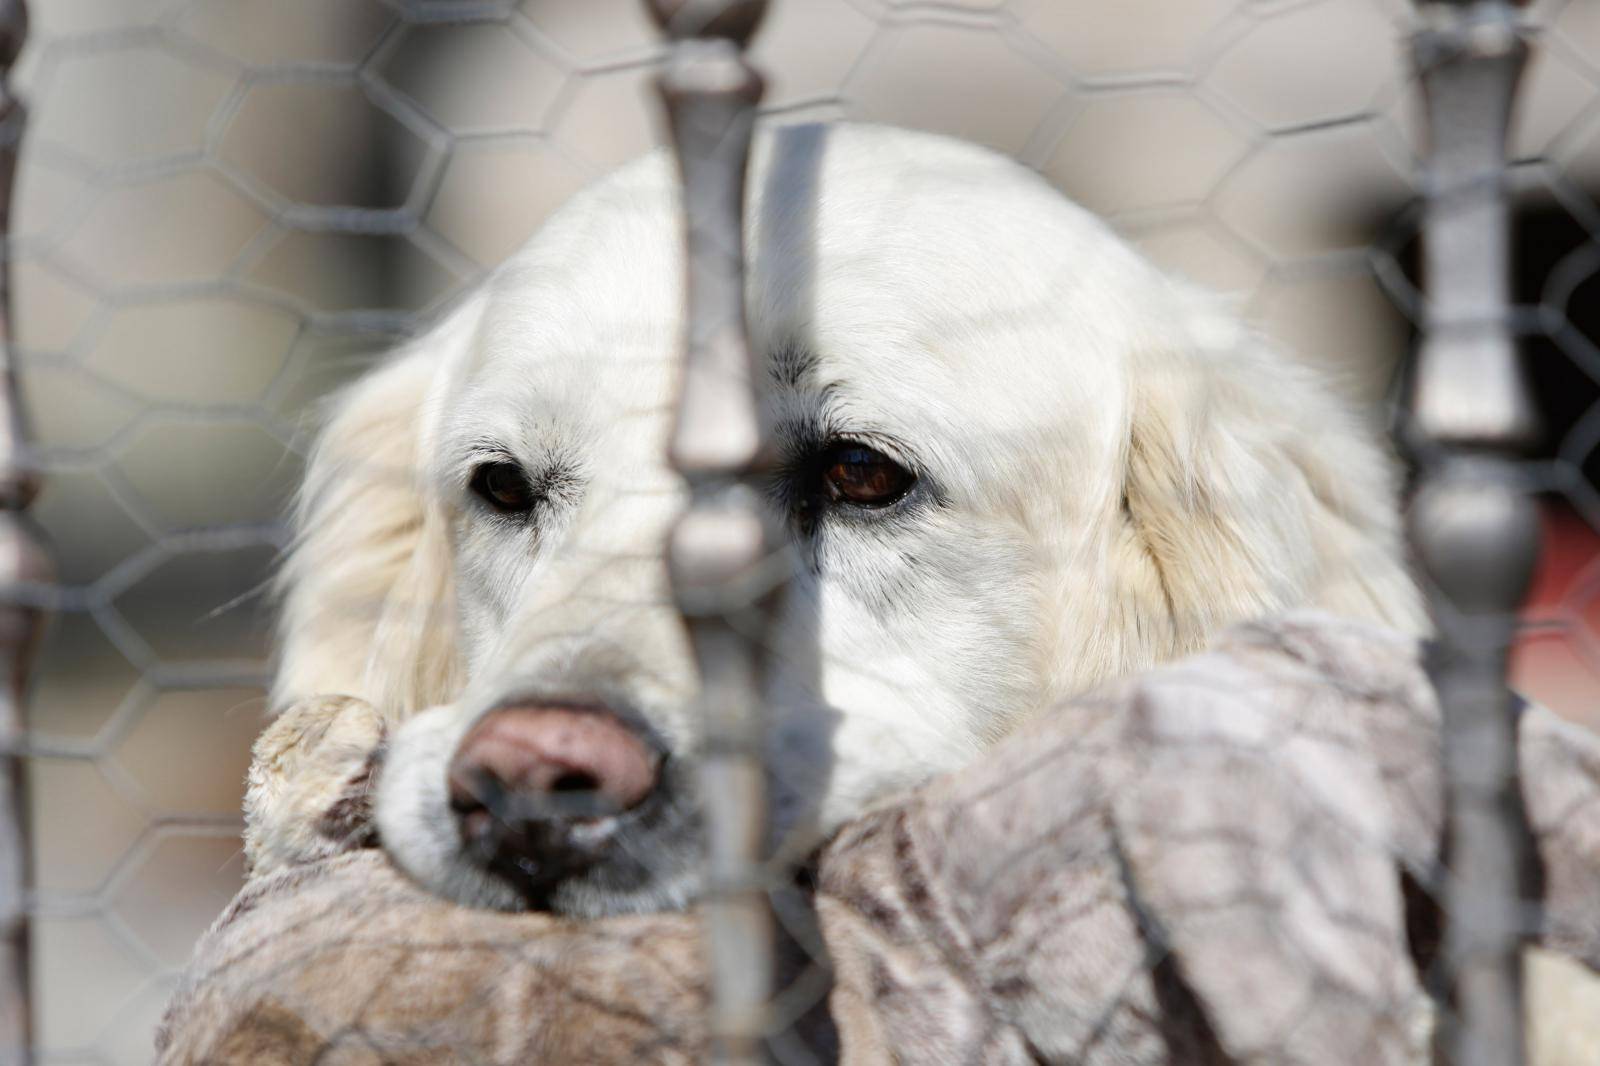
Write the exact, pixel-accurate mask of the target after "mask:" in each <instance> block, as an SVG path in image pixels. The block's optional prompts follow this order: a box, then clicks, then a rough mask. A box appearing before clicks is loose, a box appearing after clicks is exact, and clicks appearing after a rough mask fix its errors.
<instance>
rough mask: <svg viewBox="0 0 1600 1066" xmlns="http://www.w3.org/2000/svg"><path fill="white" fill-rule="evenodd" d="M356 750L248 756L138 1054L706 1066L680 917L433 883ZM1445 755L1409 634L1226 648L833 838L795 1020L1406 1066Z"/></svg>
mask: <svg viewBox="0 0 1600 1066" xmlns="http://www.w3.org/2000/svg"><path fill="white" fill-rule="evenodd" d="M1520 728H1521V737H1522V754H1521V758H1522V767H1523V773H1524V792H1525V799H1526V801H1527V806H1528V809H1529V812H1530V817H1531V820H1532V821H1533V823H1534V826H1535V830H1536V832H1537V835H1538V841H1539V851H1540V855H1541V858H1542V861H1543V866H1544V870H1543V874H1544V878H1543V883H1544V886H1545V895H1546V904H1547V908H1546V925H1545V929H1544V933H1543V937H1542V943H1543V947H1542V948H1540V949H1537V950H1533V951H1530V953H1529V958H1530V966H1529V981H1530V986H1529V998H1530V1002H1532V1003H1533V1004H1534V1005H1535V1008H1536V1009H1535V1016H1536V1020H1535V1026H1534V1033H1533V1041H1534V1044H1535V1049H1534V1055H1533V1058H1534V1061H1536V1062H1542V1063H1566V1062H1571V1063H1587V1064H1593V1063H1595V1062H1600V981H1597V979H1596V971H1600V737H1597V736H1595V735H1594V734H1591V733H1589V732H1587V731H1585V730H1582V729H1580V728H1577V727H1574V726H1571V725H1568V724H1565V723H1563V722H1561V721H1559V720H1558V719H1556V718H1555V717H1553V716H1552V715H1550V714H1548V713H1547V712H1544V711H1542V710H1538V709H1531V710H1529V711H1527V712H1526V713H1524V714H1523V716H1522V721H1521V727H1520ZM382 740H383V726H382V724H381V722H380V720H379V718H378V716H377V715H376V714H375V713H374V712H373V711H372V710H371V708H369V707H367V706H366V705H364V704H361V703H357V702H355V701H350V700H327V701H318V702H315V703H312V704H308V705H304V706H302V707H298V708H295V709H294V710H293V711H291V712H290V713H288V714H287V715H285V716H284V717H283V718H281V719H279V721H278V722H277V723H276V724H275V725H274V726H273V727H272V728H271V729H270V730H269V731H268V732H267V734H265V735H264V737H263V739H262V741H261V743H260V744H258V746H257V763H256V766H255V768H254V769H253V770H252V787H251V805H250V806H251V811H250V818H249V821H250V826H249V838H250V856H251V859H252V862H253V864H254V875H253V877H252V880H251V881H250V882H249V883H248V884H247V885H246V887H245V888H244V890H243V891H242V892H241V893H240V894H239V896H238V897H237V899H235V900H234V902H233V903H232V905H231V906H230V907H229V908H228V910H227V911H226V912H225V913H224V914H223V915H222V916H221V917H220V918H219V919H218V921H217V922H216V924H215V925H214V926H213V927H212V929H211V930H210V932H209V933H208V934H207V935H206V936H205V937H204V939H203V940H202V941H201V943H200V944H199V946H198V948H197V950H196V953H195V956H194V959H193V961H192V962H191V964H190V966H189V969H188V972H187V974H186V977H185V979H184V982H183V984H182V986H181V987H180V989H179V991H178V993H177V995H176V997H175V999H174V1000H173V1003H172V1005H171V1007H170V1010H169V1013H168V1016H167V1019H166V1022H165V1024H164V1026H163V1029H162V1033H161V1035H160V1038H159V1046H160V1049H161V1055H160V1061H161V1062H162V1063H166V1064H173V1066H176V1064H180V1063H181V1064H189V1063H202V1062H208V1063H209V1062H226V1063H233V1062H249V1063H257V1064H273V1063H284V1064H287V1063H309V1062H313V1061H315V1062H318V1063H334V1062H337V1063H341V1064H343V1063H378V1062H384V1063H423V1062H428V1063H434V1062H440V1063H442V1062H462V1063H468V1062H470V1063H486V1064H499V1063H551V1064H556V1063H560V1064H566V1063H589V1062H617V1063H624V1062H625V1063H642V1062H650V1063H656V1062H660V1063H680V1062H682V1063H688V1062H694V1061H698V1060H699V1059H700V1058H701V1057H702V1052H703V1050H704V1029H703V1026H702V1021H701V1013H702V1008H703V1003H704V997H705V984H704V975H703V965H702V960H701V956H700V953H699V948H698V941H697V931H696V925H695V920H694V918H693V917H692V916H690V915H684V914H664V915H654V916H643V917H626V918H612V919H607V920H603V921H595V922H575V921H570V920H564V919H558V918H554V917H551V916H548V915H542V914H502V913H489V912H483V911H474V910H467V909H463V908H460V907H456V906H452V905H450V904H447V903H444V902H441V901H439V900H437V899H434V898H432V897H430V896H428V895H426V894H424V893H423V892H421V891H420V890H418V889H417V888H415V887H413V886H412V885H411V884H409V883H408V882H407V881H406V880H405V879H404V878H403V877H402V876H401V875H399V874H398V873H396V872H395V871H394V870H393V869H392V868H391V867H390V866H389V865H388V863H387V862H386V861H385V859H384V856H383V853H382V852H381V851H380V850H378V849H376V848H374V847H372V845H373V844H374V843H375V841H374V840H373V834H372V830H371V826H370V822H369V818H368V814H369V812H368V810H367V807H366V796H367V792H368V787H369V784H370V781H371V779H372V775H373V773H374V772H381V766H380V765H379V764H380V762H381V752H382ZM1437 746H1438V713H1437V710H1436V708H1435V706H1434V703H1433V697H1432V694H1431V690H1430V688H1429V686H1428V685H1427V683H1426V680H1425V678H1424V675H1423V673H1422V671H1421V669H1420V668H1419V666H1418V663H1417V658H1416V654H1415V648H1414V646H1413V645H1411V644H1410V643H1409V642H1406V641H1403V640H1401V639H1400V638H1397V637H1393V636H1390V635H1387V634H1384V633H1381V632H1378V631H1375V630H1372V629H1370V628H1366V627H1362V626H1357V625H1354V624H1348V623H1343V622H1337V621H1333V620H1331V619H1328V618H1326V617H1322V616H1315V615H1296V616H1292V617H1290V618H1287V619H1284V620H1281V621H1278V622H1276V623H1273V624H1270V625H1266V624H1263V625H1256V626H1247V627H1242V628H1238V629H1235V630H1233V631H1232V632H1230V633H1229V634H1227V635H1226V636H1225V637H1224V638H1223V639H1221V640H1220V641H1219V642H1218V643H1217V644H1216V645H1215V646H1214V647H1213V648H1212V649H1211V650H1210V651H1208V652H1206V653H1204V654H1201V655H1198V656H1195V657H1193V658H1190V659H1187V660H1185V661H1183V662H1179V663H1176V664H1173V665H1171V666H1167V667H1163V668H1161V669H1157V670H1154V671H1151V672H1150V673H1148V674H1145V675H1143V676H1141V677H1138V678H1135V679H1132V680H1129V681H1126V682H1122V683H1119V684H1117V685H1114V686H1112V687H1110V688H1108V689H1106V690H1104V691H1102V692H1100V693H1099V694H1097V695H1095V696H1093V697H1090V698H1085V699H1082V700H1078V701H1076V702H1074V703H1073V704H1072V705H1070V706H1068V707H1065V708H1062V710H1061V711H1060V713H1057V714H1054V715H1052V716H1049V717H1047V718H1043V719H1040V720H1038V721H1035V722H1034V723H1032V724H1031V725H1029V726H1028V727H1026V728H1025V729H1024V730H1023V731H1022V732H1021V733H1019V734H1018V735H1017V736H1015V737H1013V738H1011V739H1009V740H1007V741H1006V742H1004V743H1002V744H1001V745H999V746H998V747H996V748H995V749H994V750H993V751H992V752H990V753H989V754H988V755H987V756H986V757H985V758H984V759H982V760H981V761H980V762H978V763H977V764H975V765H973V766H970V767H968V768H966V769H964V770H962V771H961V772H959V773H956V774H953V775H951V776H948V777H945V778H942V779H939V780H936V781H934V782H932V783H930V784H928V785H926V786H925V787H923V788H921V789H919V790H917V791H916V792H914V793H912V794H910V795H907V796H905V797H904V798H902V799H901V800H899V801H898V802H896V803H894V804H893V805H890V806H887V807H884V808H881V809H878V810H875V811H872V812H869V813H867V814H865V815H864V816H863V817H862V818H860V819H859V820H858V821H856V822H854V823H852V824H851V825H849V826H847V827H846V828H845V829H844V830H843V831H842V832H841V833H840V834H839V835H838V836H837V837H836V838H835V839H834V840H833V842H832V843H831V844H830V846H829V847H828V848H827V849H826V851H825V852H824V853H823V855H822V857H821V859H820V862H819V866H818V869H817V873H816V895H815V906H816V913H817V916H818V918H819V919H820V926H821V932H822V936H823V938H824V940H825V941H826V944H827V948H828V953H829V955H830V956H831V961H832V990H831V993H827V992H825V986H824V985H823V984H822V983H821V982H822V977H821V976H820V971H819V970H818V969H816V968H812V969H809V970H804V971H801V973H800V976H799V978H798V980H799V981H800V982H801V983H800V984H799V985H796V986H794V992H793V994H792V996H791V998H792V999H793V1000H794V1001H795V1002H796V1003H797V1004H798V1007H797V1009H803V1007H804V1006H805V1005H806V1001H807V994H808V993H807V990H806V983H807V982H809V983H810V986H811V987H812V988H813V989H814V992H813V993H812V994H813V995H814V996H815V997H820V996H822V995H824V994H827V995H829V999H828V1007H829V1013H831V1016H832V1020H833V1024H834V1025H835V1026H836V1027H837V1039H838V1041H839V1050H838V1054H839V1057H840V1059H841V1060H842V1061H844V1062H848V1063H877V1062H889V1061H895V1062H901V1063H908V1064H922V1063H927V1064H944V1063H954V1062H972V1063H978V1062H983V1063H1038V1062H1061V1063H1066V1062H1071V1063H1083V1064H1094V1066H1098V1064H1112V1063H1117V1064H1157V1063H1179V1062H1182V1063H1228V1064H1232V1063H1262V1064H1265V1063H1371V1064H1382V1063H1409V1062H1420V1061H1425V1059H1426V1053H1425V1047H1426V1043H1427V1040H1428V1031H1429V1029H1430V1027H1431V1020H1432V1016H1433V1009H1432V1000H1430V999H1429V998H1428V996H1427V994H1426V992H1425V991H1424V989H1423V987H1422V986H1423V984H1424V983H1425V982H1426V980H1427V978H1428V975H1429V963H1430V959H1431V953H1432V950H1433V947H1434V944H1433V943H1432V942H1431V941H1432V939H1433V938H1432V936H1431V935H1430V933H1429V932H1428V930H1429V927H1430V925H1432V924H1434V923H1433V922H1431V921H1430V918H1431V917H1435V916H1436V912H1434V911H1433V908H1432V906H1431V902H1430V901H1429V899H1428V889H1429V886H1430V885H1431V884H1433V883H1434V881H1435V880H1436V878H1437V874H1438V868H1437V862H1438V840H1439V836H1440V821H1441V811H1440V782H1439V771H1438V760H1437V753H1436V749H1437ZM814 1039H823V1040H825V1039H826V1038H825V1037H824V1038H814ZM778 1050H779V1052H780V1059H781V1060H784V1061H788V1060H790V1056H789V1055H787V1054H784V1053H783V1052H784V1050H785V1049H783V1048H780V1049H778ZM800 1061H804V1060H800Z"/></svg>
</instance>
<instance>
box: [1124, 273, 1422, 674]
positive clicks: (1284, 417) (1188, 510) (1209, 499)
mask: <svg viewBox="0 0 1600 1066" xmlns="http://www.w3.org/2000/svg"><path fill="white" fill-rule="evenodd" d="M1201 299H1202V298H1200V297H1196V298H1195V300H1196V303H1195V305H1194V306H1193V307H1192V308H1191V309H1190V311H1191V313H1190V316H1189V328H1188V329H1187V331H1186V332H1187V334H1188V336H1189V337H1190V338H1191V339H1190V340H1189V341H1188V342H1186V343H1182V344H1177V345H1172V346H1165V347H1162V348H1160V350H1157V351H1153V352H1145V353H1141V355H1140V356H1139V358H1138V359H1137V360H1136V361H1135V363H1134V365H1133V368H1132V382H1131V395H1130V408H1129V411H1130V417H1129V424H1128V431H1127V438H1126V473H1125V480H1124V500H1125V517H1126V520H1127V522H1128V523H1129V526H1130V529H1131V532H1132V539H1133V541H1134V544H1135V545H1136V546H1137V547H1136V550H1135V551H1134V552H1133V553H1131V554H1132V556H1133V562H1132V563H1131V565H1133V566H1135V567H1137V568H1139V569H1140V571H1141V572H1140V573H1138V574H1135V575H1129V577H1131V578H1132V579H1133V581H1134V582H1136V586H1137V587H1141V588H1145V589H1150V588H1152V587H1155V588H1159V589H1160V590H1161V593H1162V594H1163V595H1164V597H1165V599H1166V604H1165V608H1166V611H1167V613H1168V614H1169V616H1170V618H1171V625H1172V629H1171V632H1170V634H1168V636H1169V637H1170V640H1171V644H1172V647H1171V648H1170V652H1171V653H1182V652H1185V651H1188V650H1191V649H1193V648H1196V647H1198V646H1201V645H1203V644H1204V643H1205V641H1206V639H1207V638H1208V637H1209V635H1211V634H1213V633H1215V632H1216V630H1217V629H1218V628H1219V627H1221V626H1224V625H1227V624H1230V623H1233V622H1237V621H1240V620H1243V619H1247V618H1251V617H1256V616H1259V615H1262V614H1267V613H1271V612H1274V611H1281V610H1284V609H1288V608H1292V607H1298V606H1310V607H1319V608H1323V609H1326V610H1329V611H1331V612H1334V613H1336V614H1341V615H1345V616H1348V617H1353V618H1361V619H1366V620H1370V621H1375V622H1380V623H1383V624H1386V625H1390V626H1394V627H1396V628H1399V629H1402V630H1404V631H1407V632H1421V631H1423V630H1424V629H1425V627H1426V622H1425V620H1424V614H1423V610H1422V606H1421V600H1420V597H1419V594H1418V591H1417V589H1416V586H1415V584H1414V583H1413V582H1412V580H1411V578H1410V577H1409V576H1408V575H1407V573H1406V568H1405V563H1404V556H1403V549H1402V547H1401V538H1400V532H1399V511H1398V508H1397V505H1396V485H1395V483H1396V476H1395V472H1394V468H1393V464H1392V462H1391V461H1390V458H1389V456H1388V455H1387V454H1386V452H1385V451H1384V449H1383V448H1382V446H1381V445H1380V444H1379V443H1378V434H1377V433H1376V431H1375V429H1373V428H1369V427H1367V426H1364V425H1363V424H1362V422H1361V420H1360V418H1359V417H1358V415H1357V414H1356V413H1355V411H1354V410H1353V409H1352V407H1351V406H1350V405H1349V403H1348V402H1347V401H1346V400H1344V399H1342V398H1341V397H1340V396H1339V395H1338V394H1337V393H1336V392H1335V391H1334V389H1333V387H1332V385H1331V383H1330V382H1328V381H1325V380H1322V379H1321V378H1320V377H1319V375H1317V374H1314V373H1312V372H1311V371H1310V369H1309V368H1306V367H1303V366H1299V365H1297V364H1294V363H1292V362H1290V361H1289V360H1288V359H1287V358H1286V357H1285V356H1284V355H1283V354H1281V353H1278V352H1275V351H1273V350H1272V349H1271V348H1269V347H1268V346H1267V345H1266V343H1265V342H1263V341H1262V340H1261V339H1259V338H1257V337H1254V336H1252V335H1251V334H1250V333H1249V331H1248V330H1246V329H1245V328H1244V327H1243V326H1242V325H1240V324H1238V323H1237V322H1236V321H1235V320H1234V319H1232V318H1231V317H1230V316H1227V315H1225V314H1224V313H1223V312H1222V311H1220V310H1219V309H1215V308H1210V307H1207V306H1204V305H1203V304H1202V303H1200V302H1199V301H1200V300H1201Z"/></svg>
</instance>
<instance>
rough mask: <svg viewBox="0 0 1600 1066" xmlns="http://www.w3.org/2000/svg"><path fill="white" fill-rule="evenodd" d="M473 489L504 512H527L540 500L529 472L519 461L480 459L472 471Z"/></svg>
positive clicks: (495, 507) (491, 504) (484, 499)
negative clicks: (525, 471)
mask: <svg viewBox="0 0 1600 1066" xmlns="http://www.w3.org/2000/svg"><path fill="white" fill-rule="evenodd" d="M471 487H472V491H473V492H475V493H477V494H478V496H479V497H481V498H482V499H483V501H484V502H485V503H487V504H488V505H489V506H490V507H493V508H494V509H495V510H496V511H499V512H500V513H501V514H526V513H527V512H528V511H531V510H532V509H533V505H534V504H536V503H538V502H539V499H538V497H537V496H536V495H535V494H534V491H533V486H531V485H529V484H528V475H527V474H525V473H523V472H522V467H520V466H518V465H517V464H516V463H508V462H504V461H500V462H492V463H480V464H479V465H478V467H477V469H475V470H474V471H473V472H472V485H471Z"/></svg>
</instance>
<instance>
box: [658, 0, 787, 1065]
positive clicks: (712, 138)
mask: <svg viewBox="0 0 1600 1066" xmlns="http://www.w3.org/2000/svg"><path fill="white" fill-rule="evenodd" d="M647 3H648V7H649V9H650V11H651V13H652V15H653V16H654V17H655V19H656V21H657V22H658V24H659V25H660V26H661V27H662V28H663V29H664V30H665V31H666V32H667V35H668V36H669V37H670V38H671V39H672V41H673V44H672V47H671V50H670V52H669V54H668V57H667V63H666V69H665V71H664V72H663V73H662V75H661V78H660V81H659V88H660V91H661V97H662V99H663V100H664V101H665V103H666V111H667V117H668V123H669V125H670V128H671V131H672V141H673V147H674V148H675V150H676V154H677V159H678V166H679V170H680V173H681V176H682V179H683V210H684V216H685V222H686V233H687V238H688V248H687V252H688V271H687V275H686V284H687V288H688V291H687V297H688V315H687V333H688V338H687V340H688V343H687V352H686V356H685V363H684V374H683V386H682V392H681V394H680V396H679V399H678V410H677V418H676V422H675V424H674V427H673V433H672V441H671V446H670V447H671V458H672V463H673V466H674V467H675V468H676V469H677V470H678V471H679V472H680V473H682V474H683V476H684V478H685V480H687V482H688V484H689V488H690V493H691V497H690V504H689V509H688V511H687V512H686V513H685V514H684V516H683V517H682V519H680V520H679V522H678V524H677V525H676V527H674V529H673V531H672V534H671V537H670V542H669V544H668V546H667V560H668V566H669V569H670V571H671V574H672V584H673V591H674V595H675V596H676V598H677V602H678V608H679V610H680V611H681V612H682V614H683V617H684V623H685V625H686V626H687V628H688V632H689V636H690V639H691V641H692V642H693V645H694V650H695V660H696V664H697V666H698V668H699V672H700V687H701V694H700V703H701V709H702V713H703V715H704V718H703V720H704V722H705V729H706V741H705V745H704V748H703V750H702V763H701V768H700V791H701V795H702V797H703V798H704V799H705V800H706V802H704V803H703V804H702V808H703V810H704V817H705V822H706V842H707V859H708V864H707V872H706V884H705V890H704V896H703V898H702V901H701V906H700V913H701V920H702V922H703V927H704V930H705V942H706V948H707V961H708V963H709V965H710V972H711V980H712V989H711V1017H710V1033H711V1042H712V1058H713V1061H716V1062H720V1063H729V1064H733V1063H741V1064H742V1063H756V1062H760V1061H763V1060H764V1059H765V1057H766V1055H765V1050H764V1043H763V1036H764V1034H765V1029H766V1022H767V1013H768V1012H767V1007H768V1003H769V1001H770V1000H771V998H772V986H773V968H774V961H775V960H774V947H773V924H772V914H771V909H770V903H769V899H768V896H767V892H766V884H765V877H764V867H763V863H762V858H763V854H762V851H763V848H764V846H765V832H766V806H767V800H766V770H765V765H764V759H763V748H764V745H763V739H762V734H763V720H762V714H761V689H762V684H761V679H762V674H763V662H764V659H765V655H766V629H767V619H768V617H769V615H770V608H771V601H772V598H773V590H772V588H771V579H770V573H771V565H770V560H771V559H772V557H773V553H774V549H775V547H776V546H777V544H778V535H777V533H776V531H775V530H774V529H773V528H772V526H771V520H770V518H769V517H768V508H767V507H765V506H764V504H763V500H762V494H761V488H760V481H761V479H762V477H763V474H764V472H765V471H766V469H767V468H768V466H769V464H770V455H769V452H768V450H767V446H766V433H765V431H764V426H763V424H762V414H761V406H760V397H759V392H758V389H759V386H758V379H757V375H756V368H755V366H754V360H753V358H752V355H751V351H750V347H749V342H748V340H747V338H746V336H745V317H744V191H745V171H746V168H747V165H748V161H749V156H750V142H751V135H752V133H753V130H754V126H755V117H756V104H757V102H758V101H759V100H760V98H761V93H762V89H763V83H762V80H761V78H760V76H759V75H758V74H757V73H756V71H755V70H754V68H752V67H751V66H750V64H749V63H747V62H746V61H745V58H744V54H743V48H744V45H745V44H746V42H748V40H749V39H750V36H751V34H753V33H754V32H755V29H756V26H757V25H758V24H759V22H760V21H761V16H762V15H763V13H764V12H765V9H766V0H647Z"/></svg>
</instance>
